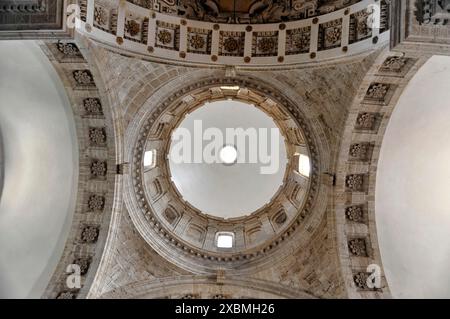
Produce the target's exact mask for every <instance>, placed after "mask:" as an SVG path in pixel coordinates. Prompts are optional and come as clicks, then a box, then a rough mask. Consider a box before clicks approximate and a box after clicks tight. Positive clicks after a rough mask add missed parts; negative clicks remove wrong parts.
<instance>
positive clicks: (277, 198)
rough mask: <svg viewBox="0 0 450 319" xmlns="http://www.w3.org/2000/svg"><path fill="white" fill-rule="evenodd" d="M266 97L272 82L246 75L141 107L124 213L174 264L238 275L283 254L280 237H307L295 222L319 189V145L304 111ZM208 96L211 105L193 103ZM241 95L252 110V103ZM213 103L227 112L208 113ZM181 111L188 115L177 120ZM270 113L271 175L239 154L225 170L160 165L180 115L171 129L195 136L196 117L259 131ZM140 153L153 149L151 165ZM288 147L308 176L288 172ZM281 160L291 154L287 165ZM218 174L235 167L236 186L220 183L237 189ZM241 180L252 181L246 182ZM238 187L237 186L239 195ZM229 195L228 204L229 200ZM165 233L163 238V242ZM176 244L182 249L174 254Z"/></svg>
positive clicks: (267, 124)
mask: <svg viewBox="0 0 450 319" xmlns="http://www.w3.org/2000/svg"><path fill="white" fill-rule="evenodd" d="M229 88H232V89H229ZM274 94H275V93H274V92H273V89H269V88H263V87H261V84H258V85H255V84H254V83H252V82H251V81H246V80H244V79H242V80H239V79H235V80H230V79H226V78H223V79H210V80H204V81H201V82H197V83H195V84H194V85H191V86H188V87H184V88H182V89H180V90H179V91H177V92H174V93H172V96H171V97H169V99H168V100H166V101H164V102H162V103H161V106H159V107H158V108H157V109H156V110H155V111H153V112H150V113H148V114H146V116H145V118H146V120H145V121H146V122H145V123H144V124H141V125H143V126H141V130H140V133H139V136H138V137H137V138H138V141H137V143H136V146H135V149H134V151H133V159H134V160H133V165H132V167H131V169H132V171H133V174H132V181H130V182H131V183H132V184H133V185H134V191H133V192H131V193H130V194H129V195H130V196H131V198H130V201H129V203H130V206H129V210H130V212H131V215H132V219H133V221H134V222H135V224H136V227H137V228H138V230H139V231H140V233H141V235H142V236H143V237H144V238H145V239H146V241H147V242H148V243H149V244H150V245H151V246H152V247H153V248H154V249H155V250H157V251H158V252H159V253H160V254H162V255H163V256H166V258H169V259H170V260H172V261H173V262H174V263H175V264H177V265H179V266H181V267H183V268H186V269H189V270H190V271H194V272H196V273H204V272H210V271H216V270H217V269H222V270H232V269H233V271H234V272H236V271H239V270H238V269H242V270H245V269H247V268H249V267H255V266H257V265H258V264H259V265H261V262H258V263H256V264H255V261H256V260H259V259H265V260H267V259H268V258H269V256H270V255H271V254H270V253H272V252H276V251H278V253H282V251H283V247H284V249H286V247H285V246H286V245H283V242H284V241H288V240H287V239H288V238H290V237H291V236H294V235H295V234H297V236H301V237H304V239H306V238H307V237H308V236H306V234H305V233H302V232H301V231H300V230H299V229H301V228H303V227H304V224H305V223H304V222H303V221H304V220H305V219H306V218H308V216H309V215H310V211H311V207H312V205H314V200H315V197H316V194H317V191H318V180H317V178H318V171H317V169H318V164H317V161H318V157H317V156H318V154H317V148H316V146H315V142H314V138H313V136H312V132H311V131H310V128H309V126H308V124H307V123H306V122H305V121H304V120H303V116H302V114H301V113H300V112H299V111H297V110H295V109H294V107H293V105H292V104H291V102H289V101H288V100H287V99H282V98H281V96H279V94H276V96H278V98H276V97H274V96H273V95H274ZM229 99H235V100H237V101H242V102H230V101H227V100H229ZM224 100H225V101H224ZM209 101H216V102H211V103H210V104H207V105H206V106H203V107H201V106H202V105H203V104H204V103H205V102H209ZM243 102H244V103H252V104H254V105H256V106H257V107H258V109H254V110H252V109H251V106H249V105H246V104H244V103H243ZM199 106H200V108H199V109H197V108H198V107H199ZM216 108H226V109H227V110H225V109H224V110H222V111H221V112H219V113H216V112H217V111H216V110H215V109H216ZM259 109H260V110H259ZM193 110H194V111H193ZM186 113H190V114H189V115H188V116H186V119H184V120H182V119H183V117H184V116H185V115H186ZM265 113H267V115H266V114H265ZM219 115H220V116H219ZM227 115H228V116H227ZM244 115H246V117H244ZM249 115H251V117H250V116H249ZM269 116H270V117H272V118H273V119H274V120H275V121H276V123H277V125H278V127H279V128H280V131H281V132H282V134H283V136H284V137H281V136H280V137H279V138H278V139H277V142H280V143H282V146H281V147H280V148H279V151H278V152H276V153H275V154H276V155H277V156H279V159H278V160H279V162H280V163H279V167H278V169H277V170H276V171H275V172H271V173H276V174H271V175H268V176H264V175H262V174H260V172H259V171H258V172H256V173H255V172H254V169H255V168H256V167H255V165H253V164H240V163H239V160H240V159H238V162H237V163H234V164H233V165H231V166H228V167H227V166H225V167H224V166H222V165H223V164H206V163H204V164H195V163H194V164H188V163H183V164H176V163H174V162H173V161H172V162H170V161H169V162H170V165H168V164H169V163H168V162H167V160H166V159H167V157H169V158H171V157H172V156H173V155H172V154H168V153H169V151H168V148H169V147H170V144H171V143H170V134H171V132H172V131H173V129H174V128H175V126H176V125H177V123H179V122H180V121H181V123H180V126H179V127H178V128H180V127H185V128H186V127H187V128H189V129H188V131H189V132H192V134H195V130H196V129H195V128H194V127H192V128H191V127H190V124H191V125H192V126H193V123H192V122H193V120H194V119H198V120H200V119H201V120H203V121H204V122H203V123H204V125H205V128H206V127H207V126H208V125H216V126H215V127H216V128H217V129H219V130H221V129H226V128H227V127H232V128H235V127H241V126H252V125H254V126H255V127H256V128H258V129H259V128H267V127H269V128H271V127H272V128H273V127H274V126H275V127H276V126H277V125H275V123H273V120H272V119H271V118H270V117H269ZM244 128H245V129H247V128H248V127H244ZM237 137H238V138H240V136H239V134H238V135H237ZM284 139H286V142H285V141H284ZM284 144H286V146H285V145H284ZM194 147H195V146H194ZM238 150H239V151H240V152H241V151H243V150H244V149H242V148H239V149H238ZM147 152H153V153H154V154H156V159H155V163H152V164H153V165H148V166H146V165H145V164H144V158H145V156H144V155H145V154H146V153H147ZM296 152H297V153H303V154H310V155H311V162H312V172H311V174H310V177H304V176H302V175H300V174H299V173H298V172H297V171H296V169H298V168H296V166H295V165H294V163H293V162H294V160H295V158H296V157H295V156H294V154H295V153H296ZM286 154H287V155H286ZM168 155H169V156H168ZM272 155H274V153H272ZM286 158H289V159H290V160H289V162H288V163H286V162H287V160H286ZM216 165H220V166H218V167H216ZM247 165H252V166H247ZM260 165H261V164H260ZM192 166H193V167H192ZM259 168H260V167H258V169H259ZM226 174H231V176H233V174H236V180H237V181H240V178H243V180H242V182H240V183H237V184H236V185H228V187H233V186H234V187H235V188H236V189H237V191H236V190H228V189H227V187H223V184H222V179H223V178H226ZM257 175H259V176H257ZM169 176H171V178H169ZM252 176H253V177H252ZM249 178H253V180H246V179H249ZM204 183H211V185H208V184H206V185H204ZM257 184H262V185H257ZM184 187H187V188H191V189H189V190H184V189H183V188H184ZM214 190H215V191H214ZM208 192H212V193H211V194H209V195H208ZM240 192H245V193H244V194H243V195H244V196H242V195H241V194H240ZM230 200H234V201H235V202H234V203H229V204H228V203H227V201H230ZM223 205H224V207H223ZM199 208H200V209H199ZM227 208H230V210H228V209H227ZM249 213H252V214H251V215H249ZM229 217H233V218H232V219H227V218H229ZM299 226H301V227H299ZM221 233H225V234H230V235H231V236H232V241H233V244H232V246H231V247H227V248H228V249H221V247H219V245H218V244H217V240H218V236H219V235H220V234H221ZM166 238H170V241H169V242H168V243H167V241H166ZM298 242H299V243H300V241H298ZM289 246H290V245H288V246H287V247H289ZM174 249H175V250H177V251H178V250H179V251H180V255H174V254H173V250H174ZM181 252H184V253H182V254H181ZM186 253H187V254H186ZM252 261H253V262H252ZM252 265H253V266H252Z"/></svg>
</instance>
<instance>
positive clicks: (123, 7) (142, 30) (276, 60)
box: [77, 0, 389, 68]
mask: <svg viewBox="0 0 450 319" xmlns="http://www.w3.org/2000/svg"><path fill="white" fill-rule="evenodd" d="M79 3H80V6H81V9H82V10H81V16H80V21H79V26H78V29H77V30H78V31H79V32H80V33H83V34H85V35H86V36H88V37H90V38H92V39H95V40H96V41H98V42H99V43H102V44H104V45H108V46H110V47H112V48H115V49H117V50H120V51H122V52H124V53H128V54H131V55H135V56H139V57H142V58H145V59H151V60H155V61H162V62H169V63H180V64H186V63H188V64H194V65H197V66H205V65H214V66H226V65H235V66H242V67H244V66H245V67H247V68H248V67H271V68H280V67H286V66H289V65H295V64H305V63H315V64H317V63H319V62H323V61H331V60H336V59H344V58H347V57H348V56H352V55H357V54H361V53H363V52H367V51H370V50H373V49H376V48H378V47H381V46H383V45H384V44H385V43H387V42H388V41H389V32H387V31H388V29H389V5H388V4H387V0H362V1H360V2H357V3H355V4H353V5H351V6H348V7H347V8H342V9H340V10H336V11H333V12H330V13H327V14H323V15H321V16H320V19H319V18H317V17H315V18H308V19H304V20H298V21H286V22H284V23H283V24H282V25H283V26H282V27H281V28H280V24H279V23H270V24H253V25H247V24H227V23H222V24H217V23H213V22H205V21H198V20H188V19H180V17H177V16H173V15H167V14H162V13H159V12H155V11H152V10H148V9H144V8H143V7H140V6H138V5H135V4H133V3H130V2H126V1H122V2H120V3H119V4H117V3H109V4H107V3H104V2H101V1H98V0H95V1H94V0H89V1H88V0H80V1H79ZM375 7H376V8H378V9H375ZM371 14H372V15H375V16H374V17H373V18H374V21H379V22H380V24H379V25H378V24H374V25H373V26H370V24H369V21H370V19H369V18H370V15H371ZM249 30H251V31H249ZM119 38H120V39H121V41H119V43H118V42H117V39H119ZM375 38H376V39H379V41H378V42H377V44H376V46H374V41H373V39H375ZM312 55H314V56H315V59H314V61H311V59H310V56H312ZM280 57H283V58H282V59H280Z"/></svg>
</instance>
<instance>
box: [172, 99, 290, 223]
mask: <svg viewBox="0 0 450 319" xmlns="http://www.w3.org/2000/svg"><path fill="white" fill-rule="evenodd" d="M168 159H169V168H170V174H171V180H172V182H173V183H174V185H175V187H176V188H177V190H178V191H179V193H180V194H181V196H182V197H183V199H184V200H186V201H187V202H189V203H190V204H191V205H192V206H194V207H195V208H197V209H198V210H200V211H201V212H202V213H205V214H208V215H212V216H216V217H221V218H234V217H241V216H245V215H249V214H251V213H252V212H254V211H256V210H258V209H260V208H261V207H263V206H264V205H266V204H269V203H270V202H271V200H272V198H273V197H274V196H275V195H276V193H277V192H278V191H279V190H280V188H281V186H282V185H283V180H284V177H285V173H286V165H287V162H288V159H287V155H286V146H285V140H284V137H283V135H282V134H281V133H280V129H279V128H278V126H277V124H276V123H275V122H274V120H273V119H272V117H270V116H269V115H267V114H266V113H265V112H263V111H262V110H260V109H258V108H256V107H255V106H253V105H250V104H247V103H243V102H240V101H235V100H222V101H215V102H211V103H206V104H204V106H202V107H200V108H197V109H196V110H194V111H193V112H192V113H190V114H188V115H186V117H185V118H184V119H183V120H182V121H181V123H180V124H179V126H178V127H177V128H176V129H175V130H174V131H173V133H172V139H171V145H170V150H169V154H168Z"/></svg>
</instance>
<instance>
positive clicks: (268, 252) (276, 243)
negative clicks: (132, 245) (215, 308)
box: [127, 78, 320, 273]
mask: <svg viewBox="0 0 450 319" xmlns="http://www.w3.org/2000/svg"><path fill="white" fill-rule="evenodd" d="M221 85H237V86H240V87H241V88H248V89H251V90H252V91H254V92H258V93H259V94H261V95H264V96H266V97H268V98H270V99H271V100H272V101H274V102H275V103H277V104H278V105H279V106H282V108H283V110H284V112H286V113H287V114H289V116H290V117H291V118H292V119H293V120H294V121H295V124H296V125H297V126H298V127H299V128H300V129H301V131H302V133H303V134H304V137H305V139H306V144H307V148H308V152H309V155H310V159H311V163H312V165H311V166H312V172H311V175H310V182H309V186H308V187H309V189H308V191H307V192H306V196H305V201H304V203H303V204H302V206H301V207H298V209H297V211H296V214H295V218H292V219H291V220H290V223H289V225H287V226H286V227H284V228H283V230H282V231H281V232H279V233H278V234H276V235H275V236H273V237H271V238H270V240H268V241H266V242H264V243H263V244H261V245H259V246H258V247H253V248H252V249H248V250H246V251H234V252H233V253H231V254H223V253H220V252H219V253H217V252H213V251H208V250H205V249H202V247H195V246H194V245H192V244H191V243H189V242H186V241H185V240H183V239H181V238H180V237H179V236H174V233H173V230H171V229H169V228H168V227H167V223H164V221H162V220H161V219H160V217H159V216H158V215H157V214H155V211H154V207H153V205H152V204H151V203H149V201H148V198H147V196H146V189H145V186H144V180H145V176H144V175H143V171H142V157H143V153H144V151H145V147H146V143H147V140H148V138H149V133H150V132H151V130H152V128H153V127H154V125H155V123H157V122H158V120H159V119H160V118H161V116H162V115H163V113H164V112H165V111H166V110H176V109H177V108H179V106H180V104H181V103H184V102H183V101H182V100H183V98H186V97H188V96H190V94H191V93H193V92H195V91H199V90H205V88H206V89H208V88H211V87H217V86H221ZM140 123H141V124H140V128H139V132H135V134H137V136H136V137H135V140H136V145H135V148H134V149H133V151H132V153H133V154H132V159H133V161H132V164H131V172H132V174H131V176H129V180H128V183H129V185H130V187H129V194H128V195H129V196H128V200H127V206H128V209H129V212H130V215H131V218H132V220H133V222H134V224H135V226H136V227H137V229H138V231H139V233H140V234H141V235H142V236H143V238H144V239H145V240H146V241H147V242H148V243H149V244H150V245H151V246H152V247H153V248H154V249H155V250H156V251H157V252H158V253H159V254H160V255H162V256H163V257H165V258H166V259H168V260H170V261H172V262H173V263H175V264H177V265H179V266H181V267H182V268H185V269H188V270H190V271H193V272H194V273H211V272H216V271H218V270H224V271H227V270H237V269H239V270H242V271H245V270H248V269H252V267H257V266H261V265H264V264H265V265H267V264H268V263H270V257H271V256H273V254H274V253H275V252H277V253H280V254H284V255H288V254H289V251H284V252H283V248H286V249H288V250H290V249H292V247H291V245H283V244H284V243H286V242H288V241H289V240H288V239H290V238H292V236H293V234H297V233H298V232H299V228H303V227H299V226H300V225H302V224H304V220H305V219H308V217H309V216H310V215H311V210H312V207H313V206H314V204H315V199H316V197H317V194H318V188H319V171H318V170H319V167H320V165H319V154H318V149H317V147H316V142H315V139H314V137H313V132H312V131H311V129H310V127H309V125H308V123H307V122H306V121H305V119H304V116H303V114H301V112H300V110H299V109H298V107H297V106H295V104H294V103H292V102H291V101H290V100H288V99H286V98H285V97H283V96H282V95H281V94H280V93H278V92H275V91H274V90H273V89H270V88H268V87H267V86H265V85H262V84H261V83H258V82H256V83H255V82H254V81H252V80H251V79H248V78H222V79H220V78H214V79H206V80H203V81H199V82H196V83H194V84H191V85H188V86H185V87H184V88H182V89H181V90H177V91H176V92H174V93H173V94H172V95H170V97H168V98H167V99H166V100H165V101H164V102H162V103H161V104H160V105H159V106H157V107H154V108H153V110H152V111H151V112H148V113H147V116H146V118H145V119H142V120H141V121H140ZM310 234H311V231H308V232H306V231H305V232H301V236H304V237H305V236H307V237H308V236H310ZM207 235H208V234H206V236H207ZM291 244H293V245H295V244H296V243H291ZM284 246H285V247H284Z"/></svg>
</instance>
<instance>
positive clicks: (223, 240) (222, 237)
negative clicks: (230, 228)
mask: <svg viewBox="0 0 450 319" xmlns="http://www.w3.org/2000/svg"><path fill="white" fill-rule="evenodd" d="M233 241H234V234H233V233H217V235H216V245H217V248H232V247H233Z"/></svg>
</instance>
